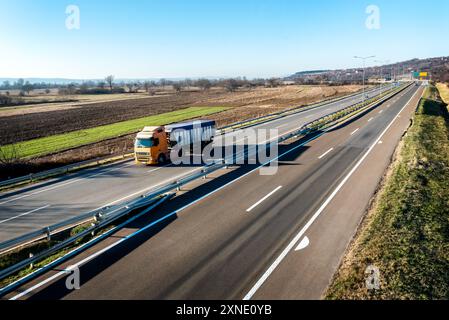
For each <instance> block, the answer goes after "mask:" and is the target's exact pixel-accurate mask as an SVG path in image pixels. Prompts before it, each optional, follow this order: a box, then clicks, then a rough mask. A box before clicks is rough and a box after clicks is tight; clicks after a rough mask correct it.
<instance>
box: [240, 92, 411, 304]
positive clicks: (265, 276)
mask: <svg viewBox="0 0 449 320" xmlns="http://www.w3.org/2000/svg"><path fill="white" fill-rule="evenodd" d="M418 92H419V90H418V91H416V93H415V94H414V95H413V96H412V97H411V98H410V100H409V101H408V102H407V103H406V104H405V105H404V107H402V109H401V110H400V111H399V112H398V115H399V114H400V113H401V112H402V111H403V110H404V109H405V108H406V107H407V106H408V105H409V104H410V102H411V101H412V100H413V98H414V97H415V96H416V94H417V93H418ZM398 115H397V116H396V117H395V118H394V119H393V120H392V121H391V122H390V124H389V125H388V126H387V127H386V128H385V130H384V131H383V132H382V133H381V134H380V136H379V137H378V138H377V139H376V141H375V142H374V143H373V144H372V145H371V147H370V148H369V149H368V151H367V152H366V153H365V154H364V155H363V157H362V158H361V159H360V160H359V161H358V162H357V164H356V165H355V166H354V167H353V168H352V169H351V171H350V172H349V173H348V174H347V175H346V177H345V178H344V179H343V181H342V182H340V184H339V185H338V186H337V188H336V189H335V190H334V191H333V192H332V194H331V195H330V196H329V197H328V198H327V199H326V201H325V202H324V203H323V204H322V205H321V207H320V208H319V209H318V210H317V211H316V212H315V214H314V215H313V216H312V218H311V219H310V220H309V221H308V222H307V223H306V225H305V226H304V227H303V228H302V229H301V230H300V231H299V233H298V234H297V235H296V236H295V237H294V238H293V240H292V241H291V242H290V243H289V244H288V246H287V247H286V248H285V249H284V250H283V251H282V253H281V254H280V255H279V256H278V257H277V258H276V260H275V261H274V262H273V264H272V265H271V266H270V267H269V268H268V269H267V271H265V273H264V274H263V275H262V277H261V278H260V279H259V280H258V281H257V282H256V284H255V285H254V286H253V287H252V288H251V290H250V291H249V292H248V293H247V294H246V295H245V297H244V298H243V300H250V299H251V298H252V297H253V296H254V294H255V293H256V292H257V290H259V288H260V287H261V286H262V285H263V284H264V283H265V281H266V280H267V279H268V277H269V276H270V275H271V274H272V273H273V271H274V270H275V269H276V268H277V267H278V266H279V264H280V263H281V262H282V260H284V258H285V257H286V256H287V254H288V253H289V252H290V251H291V249H292V248H293V247H294V246H295V244H296V243H297V242H298V241H299V240H300V239H301V238H302V236H303V235H304V233H306V231H307V230H308V229H309V228H310V226H311V225H312V224H313V223H314V222H315V220H316V219H317V218H318V217H319V216H320V215H321V213H322V212H323V211H324V209H325V208H326V207H327V206H328V204H329V203H330V202H331V201H332V199H333V198H334V197H335V196H336V195H337V193H338V192H339V191H340V189H341V188H342V187H343V186H344V185H345V184H346V182H347V181H348V180H349V178H350V177H351V176H352V175H353V174H354V172H355V171H356V170H357V169H358V168H359V167H360V165H361V164H362V163H363V161H365V159H366V158H367V157H368V155H369V154H370V153H371V151H372V150H373V149H374V147H375V146H376V145H377V143H378V142H379V141H380V139H382V137H383V136H384V134H385V133H386V132H387V131H388V129H390V127H391V126H392V125H393V123H394V122H395V121H396V119H397V118H398Z"/></svg>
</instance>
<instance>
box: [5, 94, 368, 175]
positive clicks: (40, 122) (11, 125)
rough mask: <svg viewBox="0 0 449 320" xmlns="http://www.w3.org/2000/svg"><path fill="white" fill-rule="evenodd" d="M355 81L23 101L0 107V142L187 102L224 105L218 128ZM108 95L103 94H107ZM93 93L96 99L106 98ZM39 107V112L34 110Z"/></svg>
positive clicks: (74, 156)
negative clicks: (36, 102)
mask: <svg viewBox="0 0 449 320" xmlns="http://www.w3.org/2000/svg"><path fill="white" fill-rule="evenodd" d="M360 89H361V87H360V86H339V87H328V86H286V87H279V88H257V89H253V90H246V91H243V90H242V91H237V92H233V93H229V92H225V91H224V90H222V89H213V90H209V91H206V92H202V91H192V92H181V93H178V94H176V93H166V94H164V95H157V96H151V97H150V96H146V97H141V96H139V97H138V98H134V99H125V100H121V99H119V97H114V99H115V100H111V101H102V102H95V101H88V102H86V103H79V104H73V103H67V104H57V105H54V106H51V107H49V108H42V107H41V106H28V107H20V108H14V109H12V110H7V111H2V112H0V145H4V144H8V143H14V142H18V141H23V140H28V139H33V138H38V137H44V136H49V135H53V134H58V133H64V132H69V131H73V130H79V129H86V128H91V127H96V126H99V125H104V124H110V123H115V122H118V121H124V120H130V119H135V118H140V117H145V116H149V115H154V114H158V113H163V112H169V111H173V110H178V109H182V108H187V107H190V106H226V107H231V109H230V110H228V111H224V112H221V113H219V114H217V115H215V117H214V119H215V120H216V121H217V124H218V126H219V127H221V126H225V125H228V124H231V123H235V122H238V121H243V120H247V119H251V118H254V117H258V116H263V115H267V114H270V113H274V112H279V111H282V110H285V109H288V108H292V107H299V106H303V105H308V104H311V103H315V102H319V101H322V100H325V99H329V98H336V97H339V96H342V95H347V94H350V93H354V92H356V91H358V90H360ZM106 98H107V97H106ZM106 98H101V97H97V98H96V99H98V100H101V99H106ZM37 110H40V111H37ZM134 136H135V135H134V134H131V135H127V136H124V137H118V138H114V139H110V140H107V141H103V142H100V143H95V144H92V145H88V146H84V147H80V148H76V149H73V150H68V151H64V152H61V153H58V154H55V155H51V156H45V157H42V158H39V159H34V160H32V161H29V162H27V163H19V164H14V165H8V166H0V180H1V179H4V178H9V177H17V176H21V175H25V174H28V173H33V172H39V171H42V170H46V169H51V168H55V167H58V166H63V165H67V164H71V163H75V162H80V161H84V160H89V159H94V158H98V157H104V156H108V155H120V154H124V153H128V152H132V149H133V140H134Z"/></svg>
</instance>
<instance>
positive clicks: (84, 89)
mask: <svg viewBox="0 0 449 320" xmlns="http://www.w3.org/2000/svg"><path fill="white" fill-rule="evenodd" d="M281 84H282V81H281V80H280V79H275V78H272V79H253V80H248V79H246V78H232V79H205V78H203V79H195V80H193V79H184V80H179V81H173V80H167V79H160V80H158V81H154V80H151V81H150V80H148V81H126V82H125V81H119V82H116V81H115V79H114V76H112V75H111V76H107V77H106V78H105V79H104V80H102V81H85V82H83V83H81V84H76V83H71V84H68V85H64V86H60V88H59V93H60V94H76V93H78V94H100V93H101V94H103V93H123V92H129V93H136V92H139V91H142V90H144V91H146V92H148V93H150V94H151V93H155V92H156V91H157V90H163V89H167V87H171V88H172V89H174V90H175V91H177V92H181V91H182V90H185V89H188V88H199V89H201V90H204V91H206V90H209V89H211V88H212V87H222V88H225V89H226V90H228V91H229V92H234V91H236V90H237V89H239V88H245V89H252V88H255V87H258V86H267V87H277V86H279V85H281Z"/></svg>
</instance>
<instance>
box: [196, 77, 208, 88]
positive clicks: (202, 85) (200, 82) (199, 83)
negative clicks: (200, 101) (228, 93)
mask: <svg viewBox="0 0 449 320" xmlns="http://www.w3.org/2000/svg"><path fill="white" fill-rule="evenodd" d="M196 85H197V86H198V87H200V88H201V89H203V90H209V89H210V88H211V87H212V83H211V82H210V80H209V79H198V81H197V82H196Z"/></svg>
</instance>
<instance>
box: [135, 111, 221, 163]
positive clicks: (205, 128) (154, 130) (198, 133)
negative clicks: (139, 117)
mask: <svg viewBox="0 0 449 320" xmlns="http://www.w3.org/2000/svg"><path fill="white" fill-rule="evenodd" d="M215 132H216V123H215V121H213V120H197V121H191V122H183V123H175V124H170V125H166V126H150V127H145V128H143V130H142V131H141V132H139V133H138V134H137V136H136V139H135V142H134V159H135V162H136V163H137V164H145V165H157V164H164V163H166V162H168V161H170V154H171V151H172V150H173V148H174V147H178V148H182V149H186V148H188V147H190V149H193V145H194V144H200V145H201V150H203V148H204V147H205V146H206V145H208V144H209V143H211V142H212V141H213V139H214V136H215Z"/></svg>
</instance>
